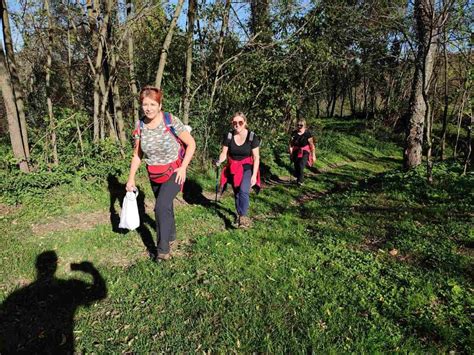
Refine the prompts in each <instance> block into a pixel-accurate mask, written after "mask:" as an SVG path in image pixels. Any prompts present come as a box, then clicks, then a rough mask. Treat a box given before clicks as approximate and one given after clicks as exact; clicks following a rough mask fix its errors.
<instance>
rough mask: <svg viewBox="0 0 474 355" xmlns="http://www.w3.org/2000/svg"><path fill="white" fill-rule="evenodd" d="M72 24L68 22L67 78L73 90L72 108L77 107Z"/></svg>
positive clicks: (70, 88)
mask: <svg viewBox="0 0 474 355" xmlns="http://www.w3.org/2000/svg"><path fill="white" fill-rule="evenodd" d="M70 22H71V21H69V20H68V26H67V78H68V82H69V90H71V102H72V106H73V107H75V106H76V98H75V96H74V90H75V89H74V81H73V79H72V50H71V30H70Z"/></svg>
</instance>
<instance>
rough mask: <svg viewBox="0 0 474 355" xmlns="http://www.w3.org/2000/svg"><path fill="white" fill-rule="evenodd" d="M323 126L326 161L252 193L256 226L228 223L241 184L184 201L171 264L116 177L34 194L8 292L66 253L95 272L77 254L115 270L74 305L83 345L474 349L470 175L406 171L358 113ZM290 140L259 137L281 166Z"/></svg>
mask: <svg viewBox="0 0 474 355" xmlns="http://www.w3.org/2000/svg"><path fill="white" fill-rule="evenodd" d="M311 125H312V127H313V129H314V131H316V132H317V133H318V138H319V139H318V141H319V142H320V143H319V147H320V149H319V155H320V161H319V162H318V168H320V169H321V171H316V170H315V169H308V170H307V178H306V181H305V185H304V187H303V188H297V187H296V186H294V185H291V184H285V183H284V182H280V183H278V184H276V183H274V182H272V181H268V183H267V184H266V185H265V187H264V189H263V190H262V191H261V192H260V194H259V195H257V196H255V195H252V197H251V199H252V200H251V205H250V216H251V217H252V218H253V220H254V225H253V227H252V228H251V229H249V230H246V231H242V230H236V229H233V228H231V227H230V226H228V227H227V228H225V226H226V220H231V219H232V218H233V212H234V206H233V205H234V201H233V199H232V197H231V195H224V196H223V198H222V199H221V201H220V202H219V204H218V205H217V206H213V205H208V204H206V203H203V204H201V203H199V202H198V203H194V202H193V203H190V204H182V203H181V202H180V203H178V201H177V206H176V211H175V214H176V218H177V228H178V240H179V242H180V246H179V249H178V253H177V255H176V256H175V257H174V258H173V259H172V260H171V261H170V262H167V263H161V264H159V265H156V264H154V263H151V262H150V261H149V260H148V259H147V258H146V256H145V255H144V247H143V244H142V239H141V237H143V236H145V235H147V233H149V235H154V231H153V229H154V223H153V220H152V215H153V212H152V210H151V209H148V207H147V210H146V212H147V214H146V215H144V225H143V229H142V230H141V231H140V232H130V233H127V234H126V235H123V234H121V233H118V232H115V231H114V228H112V227H111V226H110V219H109V218H110V217H112V215H111V216H110V217H109V211H110V212H111V214H113V213H114V211H115V213H117V211H118V205H119V202H118V201H117V200H116V199H114V198H115V197H114V196H115V195H114V194H113V193H111V191H113V187H111V186H110V185H107V184H105V183H102V182H99V183H96V182H95V181H94V183H91V182H90V181H86V182H78V181H74V182H73V184H69V185H63V186H59V187H57V188H55V190H54V194H51V195H50V196H49V198H48V199H47V200H46V201H41V200H40V199H37V200H35V199H25V200H24V204H23V206H21V207H18V208H17V209H13V210H12V211H9V212H8V213H5V215H4V216H2V218H0V235H1V236H2V239H1V241H2V245H3V246H4V247H3V249H2V253H3V254H2V258H0V260H1V261H3V264H1V267H0V280H2V281H1V282H0V290H1V291H2V292H1V293H0V297H1V298H3V299H4V298H5V297H7V295H8V294H10V293H11V292H12V291H13V290H14V289H15V288H17V287H21V285H19V283H18V280H23V281H22V282H23V284H25V283H28V282H29V281H32V280H33V278H34V271H35V270H34V261H35V257H36V255H38V254H39V253H40V252H41V251H45V250H55V251H56V252H57V253H58V255H59V257H60V259H59V265H58V271H57V277H59V278H71V277H72V278H81V279H85V277H83V276H81V275H78V274H77V273H75V272H71V271H70V269H69V264H70V263H71V262H77V261H81V260H88V261H90V262H93V263H94V265H95V266H96V267H97V269H98V270H99V271H100V273H101V274H102V275H103V276H104V278H105V279H106V282H107V287H108V298H107V299H105V300H103V301H101V302H99V303H97V304H96V305H94V306H92V307H87V308H83V309H80V310H79V311H78V312H77V313H76V316H75V319H74V327H75V329H74V330H75V337H76V338H75V344H76V349H75V350H76V351H79V352H99V353H101V352H138V353H148V352H152V351H158V352H161V351H163V352H189V351H191V352H193V351H194V352H200V351H206V352H218V353H220V352H223V353H224V352H229V351H237V352H244V353H248V352H268V353H299V352H315V353H319V352H334V353H339V352H355V353H367V352H368V353H385V352H407V353H425V352H429V353H432V352H434V353H437V352H449V351H454V352H465V353H470V352H472V350H473V342H472V328H473V327H472V319H471V318H470V310H471V309H472V307H473V305H474V303H473V297H472V287H471V283H472V276H473V275H472V270H473V268H472V267H473V258H472V241H473V235H472V231H471V232H469V228H470V226H472V221H470V219H471V217H470V214H471V210H472V205H473V200H472V195H470V186H472V176H470V175H467V176H459V174H458V173H459V171H458V168H457V167H456V165H455V164H454V163H451V162H447V163H443V164H436V165H435V167H434V170H433V176H434V181H435V184H433V185H428V184H426V182H425V181H426V178H425V176H424V175H425V172H424V170H423V168H420V169H416V170H413V171H410V172H408V173H406V172H402V171H400V170H399V169H398V167H399V166H400V161H401V157H400V149H399V148H398V147H396V146H395V145H393V144H392V143H389V142H387V140H386V139H385V140H384V141H379V140H378V139H377V138H376V137H378V136H384V134H380V135H379V134H378V133H377V132H364V131H360V130H359V131H358V130H355V129H354V126H358V125H356V124H354V125H353V124H352V122H351V121H349V120H346V121H342V120H317V121H311ZM348 132H349V133H348ZM287 138H288V137H287V136H286V135H285V134H283V133H279V134H278V135H277V136H275V139H271V140H267V141H266V142H265V143H266V144H265V146H264V147H262V161H263V162H264V163H265V164H266V165H267V166H268V167H269V169H270V171H271V172H272V173H274V174H275V175H278V176H279V177H288V168H289V164H287V163H285V161H284V158H283V157H284V156H285V154H286V150H287ZM88 149H89V148H88ZM94 152H95V153H94V154H100V155H101V158H103V159H104V162H103V164H105V160H106V157H109V158H110V157H111V155H114V154H115V150H114V146H113V144H111V145H105V146H103V147H102V146H101V147H97V148H96V150H95V151H94ZM91 156H92V153H91ZM279 159H280V160H279ZM88 164H90V165H93V163H92V162H89V163H88ZM107 166H108V167H109V168H111V166H110V165H107ZM96 168H97V169H100V167H96ZM100 172H101V173H100V174H98V175H96V176H101V174H102V170H100ZM379 172H383V173H382V174H378V173H379ZM104 173H105V172H104ZM189 175H190V176H189V179H190V180H193V181H194V182H195V184H196V190H195V191H194V193H195V194H201V193H202V194H205V196H209V194H210V193H212V191H213V187H214V175H213V174H212V172H209V173H208V174H203V173H201V172H197V171H194V170H191V171H190V174H189ZM118 180H119V181H121V182H122V183H123V181H124V180H123V178H120V177H118ZM143 183H144V184H147V182H146V181H143ZM118 188H121V187H120V186H118ZM199 188H202V189H204V191H201V190H200V189H199ZM141 191H142V194H144V195H145V198H146V200H147V201H148V203H147V206H148V204H152V200H151V201H150V198H151V193H150V191H149V190H148V189H146V188H144V189H141ZM195 197H199V196H195ZM201 197H202V196H201ZM178 200H179V201H181V197H179V198H178ZM71 201H72V202H71ZM203 201H207V200H206V198H205V197H203ZM104 211H105V213H104ZM101 214H105V216H103V217H102V218H97V217H95V220H94V221H91V220H88V216H91V215H93V216H100V215H101ZM89 218H90V217H89ZM112 219H113V218H112ZM45 220H46V224H45V223H44V222H45ZM82 220H88V222H87V223H81V221H82ZM71 221H73V222H71ZM12 225H15V228H11V226H12ZM63 225H64V227H61V226H63ZM32 226H33V227H32ZM58 226H59V227H58ZM8 260H15V262H14V263H11V262H7V261H8ZM1 261H0V263H1ZM87 281H88V282H90V280H87Z"/></svg>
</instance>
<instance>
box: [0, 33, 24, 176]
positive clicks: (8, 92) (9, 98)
mask: <svg viewBox="0 0 474 355" xmlns="http://www.w3.org/2000/svg"><path fill="white" fill-rule="evenodd" d="M0 88H1V90H2V96H3V102H4V103H5V108H6V112H7V120H8V130H9V133H10V141H11V145H12V150H13V156H14V157H15V158H16V159H17V160H18V161H19V166H20V170H21V171H24V172H29V171H30V169H29V167H28V162H27V155H26V152H25V147H24V145H23V138H22V135H21V128H20V118H19V117H18V111H17V110H16V107H15V95H14V93H13V86H12V83H11V80H10V74H9V73H8V69H7V65H6V58H5V55H4V52H3V43H1V42H0Z"/></svg>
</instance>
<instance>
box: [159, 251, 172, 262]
mask: <svg viewBox="0 0 474 355" xmlns="http://www.w3.org/2000/svg"><path fill="white" fill-rule="evenodd" d="M169 259H171V254H170V253H166V254H162V253H158V255H157V256H156V261H157V262H160V261H166V260H169Z"/></svg>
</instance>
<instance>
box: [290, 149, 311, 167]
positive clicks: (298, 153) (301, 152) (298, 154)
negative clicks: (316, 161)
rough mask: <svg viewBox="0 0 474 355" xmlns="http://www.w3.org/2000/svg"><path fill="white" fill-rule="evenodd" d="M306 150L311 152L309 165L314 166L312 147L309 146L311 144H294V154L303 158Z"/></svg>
mask: <svg viewBox="0 0 474 355" xmlns="http://www.w3.org/2000/svg"><path fill="white" fill-rule="evenodd" d="M304 152H308V153H309V157H308V164H307V165H308V166H313V154H311V148H310V147H309V145H305V146H304V147H297V146H293V154H294V156H296V157H297V158H303V154H304Z"/></svg>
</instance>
